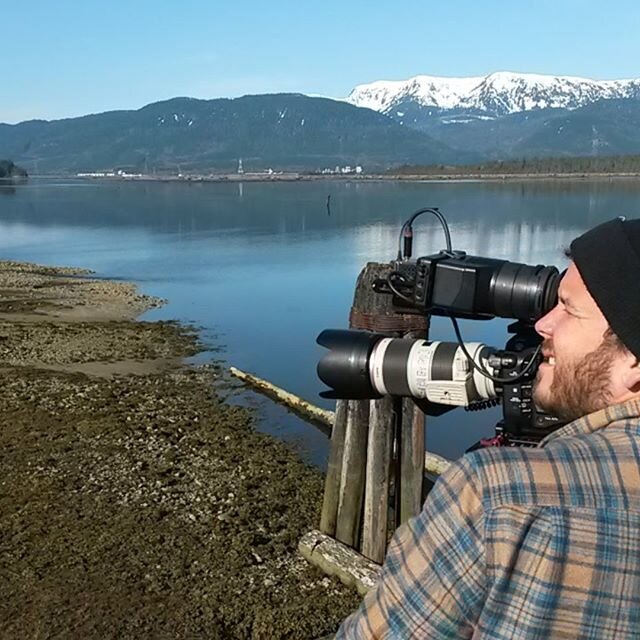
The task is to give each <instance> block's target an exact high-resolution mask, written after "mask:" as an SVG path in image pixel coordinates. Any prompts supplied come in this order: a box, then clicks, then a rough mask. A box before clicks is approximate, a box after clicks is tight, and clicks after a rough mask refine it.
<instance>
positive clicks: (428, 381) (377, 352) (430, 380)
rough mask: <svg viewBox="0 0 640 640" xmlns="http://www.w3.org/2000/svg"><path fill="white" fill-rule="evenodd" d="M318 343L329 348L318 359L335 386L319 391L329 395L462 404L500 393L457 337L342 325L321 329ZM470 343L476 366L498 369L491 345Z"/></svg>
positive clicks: (321, 373)
mask: <svg viewBox="0 0 640 640" xmlns="http://www.w3.org/2000/svg"><path fill="white" fill-rule="evenodd" d="M317 342H318V344H320V345H321V346H323V347H326V348H327V349H329V352H328V353H326V354H325V355H324V356H323V357H322V358H321V359H320V361H319V363H318V376H319V377H320V379H321V380H322V381H323V382H324V383H325V384H326V385H327V386H328V387H329V388H330V389H331V390H330V391H324V392H322V393H321V394H320V395H321V396H323V397H325V398H345V399H354V400H355V399H363V398H380V397H382V396H385V395H395V396H408V397H412V398H416V399H426V400H428V401H429V402H432V403H435V404H444V405H452V406H457V407H462V406H468V405H471V404H473V403H474V402H480V401H484V400H490V399H494V398H496V397H497V395H498V393H497V391H496V389H495V387H494V384H493V382H492V381H491V379H490V378H488V377H487V376H485V375H483V374H482V373H481V372H480V371H478V369H477V368H476V367H473V366H472V365H471V364H470V363H469V360H468V358H467V356H466V355H465V354H464V352H463V351H462V349H461V348H460V346H459V345H458V343H455V342H428V341H426V340H410V339H401V338H388V337H386V336H383V335H380V334H376V333H369V332H367V331H349V330H340V329H327V330H325V331H323V332H322V333H321V334H320V335H319V336H318V339H317ZM466 348H467V351H468V352H469V355H471V358H472V359H473V361H474V362H475V363H476V365H477V366H478V367H482V368H483V369H484V370H485V371H487V372H488V373H490V374H492V375H493V374H495V370H494V369H493V368H492V367H491V365H490V364H489V358H490V357H491V355H492V354H493V353H494V350H493V349H490V348H489V347H487V346H485V345H484V344H481V343H478V342H472V343H469V344H467V345H466Z"/></svg>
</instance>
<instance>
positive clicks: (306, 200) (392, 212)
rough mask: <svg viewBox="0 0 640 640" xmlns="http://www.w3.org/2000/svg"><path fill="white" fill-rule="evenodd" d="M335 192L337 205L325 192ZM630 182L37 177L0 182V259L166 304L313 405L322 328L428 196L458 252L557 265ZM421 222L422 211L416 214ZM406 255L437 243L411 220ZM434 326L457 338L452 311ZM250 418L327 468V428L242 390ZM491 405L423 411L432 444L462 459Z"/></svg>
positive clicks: (469, 326)
mask: <svg viewBox="0 0 640 640" xmlns="http://www.w3.org/2000/svg"><path fill="white" fill-rule="evenodd" d="M328 195H331V215H328V214H327V208H326V202H327V196H328ZM639 196H640V182H621V181H618V182H607V181H601V182H592V183H585V182H581V183H546V182H538V183H523V184H520V183H518V184H515V183H508V184H497V183H496V184H494V183H489V184H482V183H474V182H465V183H455V184H454V183H372V184H359V183H331V182H327V183H283V184H255V183H245V184H226V185H217V184H193V185H189V184H183V185H182V184H140V183H139V184H135V183H100V182H79V181H32V182H31V183H30V184H28V185H25V186H22V187H18V188H15V189H10V188H7V187H0V248H1V250H0V257H2V258H6V259H15V260H27V261H34V262H40V263H46V264H58V265H71V266H81V267H88V268H90V269H93V270H95V271H96V272H97V273H98V275H100V276H104V277H109V278H122V279H124V280H131V281H134V282H136V283H138V284H139V286H140V288H141V289H142V291H144V292H145V293H149V294H152V295H156V296H161V297H163V298H167V299H168V300H169V304H168V305H167V306H165V307H163V308H162V309H159V310H154V311H152V312H149V313H148V314H146V316H145V318H148V319H178V320H182V321H187V322H190V323H194V324H195V325H197V326H198V327H201V328H202V332H203V337H204V339H205V340H206V341H208V343H209V344H211V345H212V346H214V345H222V346H223V351H222V352H221V353H207V354H203V355H202V356H200V357H199V360H200V361H203V360H206V359H207V358H212V357H215V358H220V357H222V358H224V359H225V360H226V361H227V362H228V363H229V364H232V365H235V366H237V367H239V368H241V369H244V370H247V371H251V372H253V373H255V374H257V375H259V376H261V377H264V378H266V379H268V380H270V381H272V382H273V383H275V384H277V385H279V386H282V387H284V388H285V389H287V390H289V391H292V392H294V393H296V394H298V395H301V396H302V397H304V398H307V399H309V400H311V401H313V402H316V403H317V404H320V405H323V406H330V403H327V402H326V401H323V400H320V399H319V398H318V397H317V394H318V391H319V390H320V389H321V388H322V385H321V384H320V382H319V381H318V380H317V378H316V374H315V365H316V362H317V359H318V357H319V355H320V353H321V350H320V348H319V347H317V346H316V345H315V338H316V335H317V334H318V333H319V332H320V331H321V330H322V329H324V328H328V327H346V326H347V317H348V312H349V307H350V305H351V300H352V296H353V289H354V284H355V279H356V276H357V275H358V273H359V271H360V269H361V268H362V266H363V265H364V264H365V263H366V262H367V261H387V260H390V259H392V258H394V257H395V252H396V247H397V237H398V231H399V227H400V224H401V223H402V222H403V221H404V220H405V219H406V217H407V216H408V215H409V214H410V213H411V212H412V211H413V210H415V209H417V208H420V207H424V206H438V207H440V208H441V210H442V211H443V213H444V214H445V215H446V216H447V218H448V220H449V224H450V226H451V232H452V238H453V244H454V248H458V249H463V250H466V251H467V252H469V253H475V254H478V255H485V256H492V257H497V258H504V259H511V260H518V261H522V262H528V263H534V264H536V263H545V264H556V265H558V266H560V267H561V266H563V264H564V259H563V257H562V250H563V248H564V247H565V246H567V245H568V243H569V242H570V240H571V239H572V238H573V237H575V236H576V235H578V234H579V233H581V232H582V231H583V230H584V229H586V228H588V227H590V226H593V225H594V224H596V223H598V222H600V221H604V220H607V219H609V218H611V217H613V216H615V215H621V214H622V215H627V216H628V217H640V197H639ZM423 218H424V217H423ZM415 231H416V235H417V240H416V246H415V251H414V255H424V254H427V253H432V252H435V251H437V250H439V249H441V248H443V247H444V240H443V237H442V233H441V230H440V227H439V225H438V224H437V222H436V221H435V220H430V219H420V220H419V221H418V222H417V223H416V226H415ZM505 327H506V322H503V321H492V322H467V323H464V324H463V332H464V336H465V338H468V339H469V340H481V341H484V342H487V343H489V344H492V345H495V346H501V345H503V344H504V342H505V337H506V333H505ZM431 337H432V338H434V339H441V340H453V339H454V337H453V334H452V332H451V330H450V326H449V324H448V323H447V322H444V321H442V320H436V321H434V323H433V325H432V333H431ZM241 401H242V402H245V403H249V404H253V405H255V406H256V407H257V408H258V410H259V415H260V416H261V422H260V427H261V428H262V429H265V430H267V431H270V432H272V433H276V434H277V435H279V436H280V437H283V438H285V439H287V440H289V441H293V442H295V443H296V444H297V446H299V447H300V448H301V450H302V451H303V453H304V455H305V456H306V457H307V458H308V459H310V460H312V461H314V462H316V463H318V464H323V461H324V459H325V457H326V452H327V441H326V437H325V436H324V435H322V434H321V433H320V432H318V431H317V430H316V429H315V428H314V427H312V426H310V425H307V424H305V423H303V422H302V421H300V420H298V419H297V418H295V417H293V416H291V415H290V414H288V413H287V412H285V411H284V410H282V409H281V408H279V407H276V406H274V405H272V404H271V403H270V402H269V401H267V400H264V399H262V398H258V397H255V396H253V394H251V396H250V397H248V398H247V397H244V398H243V399H242V400H241ZM497 419H498V414H497V413H496V412H495V411H494V412H484V413H479V414H478V413H474V414H467V413H465V412H464V411H463V410H460V409H458V410H455V411H454V412H452V413H449V414H447V415H446V416H443V417H441V418H438V419H431V420H430V422H429V427H428V431H427V437H428V446H429V448H431V449H433V450H435V451H437V452H439V453H441V454H443V455H447V456H450V457H451V456H457V455H459V454H460V453H461V452H462V451H463V450H464V449H465V448H466V447H467V446H468V445H469V444H471V443H472V442H474V441H475V440H477V439H478V438H479V437H480V436H483V435H487V434H490V433H492V431H493V427H494V425H495V422H496V420H497Z"/></svg>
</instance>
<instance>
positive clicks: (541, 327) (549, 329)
mask: <svg viewBox="0 0 640 640" xmlns="http://www.w3.org/2000/svg"><path fill="white" fill-rule="evenodd" d="M557 308H558V307H557V306H555V307H554V308H553V309H551V311H549V313H547V314H546V315H544V316H542V318H540V320H538V322H536V324H535V330H536V331H537V332H538V334H540V335H541V336H542V337H543V338H550V337H551V335H552V334H553V328H554V326H555V311H556V309H557Z"/></svg>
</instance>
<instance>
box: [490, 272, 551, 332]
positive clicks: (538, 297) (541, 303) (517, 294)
mask: <svg viewBox="0 0 640 640" xmlns="http://www.w3.org/2000/svg"><path fill="white" fill-rule="evenodd" d="M559 284H560V274H559V273H558V270H557V269H556V268H555V267H545V266H542V265H537V266H535V267H533V266H531V265H528V264H520V263H518V262H505V263H504V264H503V265H502V267H501V268H500V269H499V270H497V271H496V272H495V273H494V276H493V278H492V279H491V282H490V285H489V290H488V292H487V293H488V303H489V306H490V307H491V309H492V313H493V314H495V315H496V316H500V317H501V318H516V319H518V320H523V321H525V322H532V323H533V322H535V321H536V320H538V319H539V318H541V317H542V316H544V315H545V314H546V313H548V312H549V311H551V309H552V308H553V307H554V306H555V305H556V301H557V298H558V286H559Z"/></svg>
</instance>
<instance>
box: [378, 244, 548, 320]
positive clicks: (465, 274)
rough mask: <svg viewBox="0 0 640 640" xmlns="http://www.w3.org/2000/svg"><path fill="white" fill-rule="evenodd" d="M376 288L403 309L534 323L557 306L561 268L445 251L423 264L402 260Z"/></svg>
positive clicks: (430, 257)
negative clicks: (390, 295)
mask: <svg viewBox="0 0 640 640" xmlns="http://www.w3.org/2000/svg"><path fill="white" fill-rule="evenodd" d="M393 264H394V269H393V271H392V272H391V274H390V276H389V277H388V278H387V279H386V280H378V281H376V282H375V283H374V290H375V291H377V292H379V293H390V294H392V295H393V296H394V299H393V303H394V305H395V306H396V307H398V309H403V310H405V311H406V310H409V309H413V310H415V311H417V312H420V313H425V314H430V315H441V316H453V317H456V318H467V319H471V320H488V319H491V318H494V317H495V316H499V317H502V318H513V319H516V320H522V321H523V322H528V323H531V324H533V323H534V322H535V321H536V320H537V319H538V318H540V317H541V316H542V315H544V313H546V311H545V310H548V309H550V308H551V307H553V306H554V305H555V300H556V299H557V295H558V283H559V274H558V270H557V269H556V268H555V267H547V266H543V265H537V266H530V265H526V264H521V263H518V262H509V261H507V260H497V259H495V258H483V257H479V256H470V255H467V254H466V253H465V252H464V251H441V252H440V253H437V254H434V255H429V256H423V257H420V258H418V259H417V260H411V259H405V260H397V261H395V262H394V263H393Z"/></svg>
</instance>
